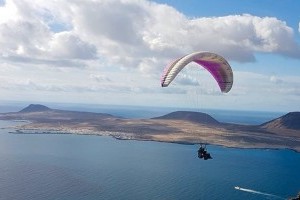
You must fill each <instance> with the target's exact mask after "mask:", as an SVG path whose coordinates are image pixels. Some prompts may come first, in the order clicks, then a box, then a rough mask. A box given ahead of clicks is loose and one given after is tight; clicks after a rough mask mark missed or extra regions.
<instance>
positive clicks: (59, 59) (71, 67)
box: [0, 0, 300, 99]
mask: <svg viewBox="0 0 300 200" xmlns="http://www.w3.org/2000/svg"><path fill="white" fill-rule="evenodd" d="M299 27H300V24H299ZM298 31H299V32H300V28H299V30H298ZM294 34H295V33H294V30H293V29H292V28H291V27H289V26H288V25H287V24H286V23H285V22H284V21H282V20H279V19H277V18H275V17H258V16H253V15H248V14H244V15H229V16H223V17H199V18H190V17H187V16H185V15H184V14H182V13H180V12H179V11H177V10H176V9H174V8H172V7H170V6H168V5H163V4H158V3H155V2H153V1H145V0H93V1H86V0H60V1H56V0H49V1H44V0H22V1H20V0H6V1H5V3H4V4H0V62H1V67H3V66H4V67H5V68H2V71H1V72H3V74H2V75H1V76H0V79H1V80H0V81H2V83H4V82H5V83H6V85H5V86H4V85H3V84H2V85H1V87H0V88H1V89H2V90H6V91H8V90H18V91H20V90H21V89H20V88H31V89H30V91H34V90H36V91H49V92H62V91H63V92H70V93H71V92H73V93H74V95H73V97H75V96H76V92H80V93H82V92H84V91H86V92H87V93H93V94H95V95H97V94H99V93H100V91H101V92H103V93H120V92H124V93H129V94H151V93H153V94H154V93H157V94H163V93H167V94H168V95H174V96H175V94H179V95H184V94H191V91H192V87H195V85H198V86H196V87H198V88H199V89H198V90H199V91H201V93H202V94H204V95H206V96H213V95H219V94H220V92H219V88H218V85H217V84H216V83H215V81H214V80H213V78H212V77H211V76H206V75H203V73H205V72H203V71H202V72H200V74H201V76H200V77H201V83H200V84H199V80H195V79H194V78H193V77H195V76H193V75H192V74H182V76H178V77H177V79H176V81H177V82H176V81H175V82H174V83H175V86H176V87H172V88H164V90H162V88H160V87H159V86H160V85H159V76H160V74H161V72H162V70H163V68H164V66H165V65H166V64H167V63H169V62H170V61H171V60H173V59H174V58H176V57H179V56H182V55H184V54H187V53H190V52H192V51H201V50H207V51H213V52H216V53H219V54H221V55H223V56H224V57H225V58H227V59H229V61H239V62H253V61H255V54H256V53H272V54H274V53H275V54H279V55H281V56H285V57H292V58H296V59H300V47H299V43H298V42H297V40H296V38H295V35H294ZM55 68H60V70H61V71H59V70H57V71H55ZM65 68H67V69H65ZM0 70H1V69H0ZM51 70H52V71H51ZM49 71H50V72H49ZM32 74H34V75H32ZM7 77H9V79H8V78H7ZM49 77H51V78H49ZM16 80H20V81H19V82H16ZM28 80H30V81H28ZM120 80H121V81H120ZM252 80H255V81H252ZM290 82H291V81H290V80H288V79H286V78H284V77H277V76H271V77H270V75H268V76H267V75H265V76H264V75H259V74H253V73H241V72H235V83H234V86H233V89H232V91H231V94H232V95H233V96H236V97H237V96H239V97H241V96H243V95H244V96H250V97H249V98H252V99H255V98H256V97H257V96H258V95H261V94H262V93H264V94H265V93H267V94H271V93H272V94H274V93H276V92H278V91H279V92H278V93H280V94H286V95H293V92H294V94H298V93H299V92H297V91H298V90H297V89H294V88H295V87H294V86H293V84H292V83H290ZM296 82H297V81H296ZM275 83H277V85H276V84H275ZM278 83H280V84H278ZM294 83H295V81H294ZM183 84H185V85H183ZM297 84H299V83H298V82H297ZM275 86H276V87H275ZM253 87H255V88H256V90H254V89H253ZM279 87H280V88H279ZM27 91H28V90H27ZM285 91H290V92H288V94H287V93H286V92H285ZM78 96H80V95H78ZM152 96H154V95H152ZM294 96H295V95H294ZM80 98H84V97H82V96H81V97H80ZM99 98H100V97H99ZM133 98H134V97H133ZM228 99H230V97H228Z"/></svg>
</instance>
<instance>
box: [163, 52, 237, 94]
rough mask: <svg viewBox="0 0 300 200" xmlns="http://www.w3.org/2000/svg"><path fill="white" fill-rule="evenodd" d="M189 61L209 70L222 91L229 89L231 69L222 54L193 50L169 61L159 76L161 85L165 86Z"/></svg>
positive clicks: (231, 77) (231, 81)
mask: <svg viewBox="0 0 300 200" xmlns="http://www.w3.org/2000/svg"><path fill="white" fill-rule="evenodd" d="M190 62H195V63H197V64H199V65H201V66H202V67H204V68H205V69H206V70H207V71H209V72H210V74H211V75H212V76H213V77H214V78H215V80H216V81H217V83H218V85H219V87H220V89H221V91H222V92H224V93H227V92H229V91H230V89H231V87H232V84H233V73H232V69H231V67H230V65H229V64H228V62H227V61H226V60H225V59H224V58H223V57H222V56H220V55H217V54H215V53H211V52H194V53H191V54H188V55H186V56H183V57H182V58H178V59H177V60H175V61H173V62H172V63H170V64H169V65H168V66H167V67H166V68H165V70H164V72H163V74H162V76H161V86H162V87H167V86H168V85H169V84H170V83H171V82H172V81H173V80H174V78H175V77H176V76H177V74H178V73H179V72H180V71H181V70H182V69H183V68H184V67H185V66H187V65H188V64H189V63H190Z"/></svg>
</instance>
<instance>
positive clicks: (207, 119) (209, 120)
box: [153, 111, 220, 124]
mask: <svg viewBox="0 0 300 200" xmlns="http://www.w3.org/2000/svg"><path fill="white" fill-rule="evenodd" d="M153 119H177V120H186V121H191V122H196V123H203V124H219V123H220V122H218V121H217V120H216V119H214V118H213V117H211V116H210V115H208V114H206V113H201V112H191V111H176V112H172V113H169V114H166V115H163V116H160V117H155V118H153Z"/></svg>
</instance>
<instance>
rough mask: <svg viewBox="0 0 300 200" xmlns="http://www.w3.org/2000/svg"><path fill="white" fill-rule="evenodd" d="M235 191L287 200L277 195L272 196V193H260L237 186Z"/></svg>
mask: <svg viewBox="0 0 300 200" xmlns="http://www.w3.org/2000/svg"><path fill="white" fill-rule="evenodd" d="M234 189H236V190H240V191H243V192H249V193H253V194H259V195H265V196H269V197H273V198H277V199H285V198H283V197H280V196H277V195H275V194H270V193H265V192H260V191H256V190H251V189H246V188H241V187H238V186H235V187H234Z"/></svg>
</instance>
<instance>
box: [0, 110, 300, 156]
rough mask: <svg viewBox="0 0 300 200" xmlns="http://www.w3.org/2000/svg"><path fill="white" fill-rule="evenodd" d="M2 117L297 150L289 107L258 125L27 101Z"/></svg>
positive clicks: (76, 130) (37, 124)
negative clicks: (126, 115)
mask: <svg viewBox="0 0 300 200" xmlns="http://www.w3.org/2000/svg"><path fill="white" fill-rule="evenodd" d="M0 120H25V121H28V122H29V123H26V124H25V125H21V126H18V127H15V132H14V133H19V134H88V135H108V136H112V137H115V138H117V139H133V140H150V141H161V142H175V143H185V144H196V143H208V144H215V145H222V146H226V147H239V148H280V149H282V148H288V149H293V150H295V151H298V152H300V113H299V112H293V113H288V114H286V115H284V116H282V117H280V118H277V119H274V120H272V121H270V122H266V123H264V124H262V125H258V126H251V125H239V124H229V123H221V122H218V121H217V120H215V119H214V118H212V117H211V116H209V115H207V114H205V113H199V112H187V111H178V112H173V113H170V114H167V115H164V116H160V117H156V118H152V119H126V118H120V117H116V116H113V115H109V114H104V113H91V112H77V111H64V110H56V109H50V108H48V107H46V106H43V105H33V104H32V105H29V106H28V107H26V108H24V109H23V110H21V111H19V112H12V113H2V114H0Z"/></svg>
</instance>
